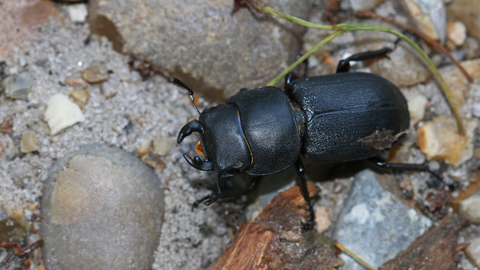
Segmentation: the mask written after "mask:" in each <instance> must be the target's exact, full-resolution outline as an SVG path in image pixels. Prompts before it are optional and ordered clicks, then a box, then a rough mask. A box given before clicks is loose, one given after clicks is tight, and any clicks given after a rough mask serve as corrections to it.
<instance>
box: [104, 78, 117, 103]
mask: <svg viewBox="0 0 480 270" xmlns="http://www.w3.org/2000/svg"><path fill="white" fill-rule="evenodd" d="M100 92H101V93H102V95H103V97H104V98H105V99H109V98H111V97H113V96H115V95H116V94H117V90H116V89H115V87H114V86H113V85H112V84H110V83H108V82H104V83H102V84H101V85H100Z"/></svg>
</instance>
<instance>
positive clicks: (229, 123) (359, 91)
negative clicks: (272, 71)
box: [171, 48, 441, 228]
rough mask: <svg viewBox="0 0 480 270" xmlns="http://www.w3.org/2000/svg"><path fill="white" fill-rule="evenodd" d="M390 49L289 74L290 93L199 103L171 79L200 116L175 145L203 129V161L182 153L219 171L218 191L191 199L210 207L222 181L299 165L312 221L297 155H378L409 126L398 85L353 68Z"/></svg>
mask: <svg viewBox="0 0 480 270" xmlns="http://www.w3.org/2000/svg"><path fill="white" fill-rule="evenodd" d="M391 51H392V50H391V49H389V48H385V49H382V50H378V51H369V52H364V53H360V54H355V55H352V56H350V57H348V58H347V59H345V60H342V61H340V63H339V64H338V67H337V73H336V74H332V75H327V76H319V77H306V76H305V77H304V78H299V79H295V78H293V74H292V73H290V74H289V75H287V77H286V79H285V89H284V90H285V91H282V90H280V89H278V88H276V87H260V88H255V89H249V90H243V91H241V92H239V93H237V94H235V95H234V96H232V97H230V98H229V99H227V101H226V104H223V105H219V106H216V107H213V108H208V109H204V110H203V111H202V112H201V113H200V111H199V110H198V108H197V106H196V105H195V102H194V98H193V95H194V94H193V91H192V90H191V89H190V88H189V87H188V86H186V85H185V84H184V83H182V82H181V81H180V80H179V79H177V78H172V80H171V81H172V83H174V84H175V85H177V86H181V87H183V88H185V89H187V90H188V91H189V93H190V98H191V100H192V103H193V106H194V107H195V109H196V110H197V111H198V113H199V114H200V118H199V120H193V121H190V122H189V123H187V124H186V125H185V126H184V127H183V128H182V129H181V130H180V133H179V134H178V140H177V142H178V143H181V142H182V140H183V139H184V138H185V137H187V136H189V135H191V134H192V133H193V132H198V133H200V143H201V145H200V146H201V147H200V148H203V154H204V156H205V158H206V160H202V159H201V158H200V157H198V156H196V157H194V158H191V157H190V156H188V155H187V154H184V157H185V159H186V160H187V162H188V163H189V164H190V165H191V166H193V167H194V168H196V169H199V170H204V171H215V172H217V173H218V179H217V187H218V191H217V192H216V193H213V194H212V195H209V196H206V197H204V198H202V199H200V200H198V201H196V202H195V203H194V204H193V205H194V206H198V205H199V204H200V203H202V202H203V204H204V205H207V206H208V205H211V204H212V203H213V202H215V201H216V200H217V199H218V198H220V197H221V196H222V192H221V190H220V188H219V181H220V180H221V179H222V178H224V177H230V176H233V175H235V174H241V173H248V174H250V175H252V176H262V175H269V174H273V173H276V172H279V171H282V170H285V169H287V168H288V167H290V166H292V165H293V164H295V166H296V168H297V173H298V176H299V181H297V184H298V185H299V187H300V190H301V192H302V195H303V197H304V199H305V201H306V202H308V205H309V213H310V218H309V219H308V221H307V222H306V223H302V224H303V225H304V226H305V227H306V228H308V227H310V226H311V225H312V224H313V220H314V213H313V206H312V200H311V199H310V196H309V194H308V189H307V184H306V180H305V176H304V168H303V165H302V162H301V160H300V159H299V156H300V154H302V155H303V156H305V157H306V158H307V159H310V160H313V161H316V162H344V161H351V160H360V159H369V158H371V157H374V156H378V155H380V154H382V153H384V152H386V151H388V150H389V149H391V148H392V147H394V146H395V145H397V144H398V142H399V141H400V140H401V138H402V137H403V135H404V134H405V133H406V132H407V130H408V128H409V124H410V115H409V112H408V107H407V102H406V100H405V98H404V96H403V95H402V93H401V92H400V91H399V90H398V88H397V87H396V86H395V85H393V84H392V83H391V82H389V81H387V80H386V79H384V78H382V77H379V76H377V75H374V74H370V73H349V72H348V71H349V69H350V63H349V62H350V61H363V60H368V59H374V58H380V57H385V56H386V54H387V53H389V52H391ZM370 161H371V162H372V163H373V164H374V165H376V166H379V167H384V168H391V169H404V170H423V171H428V172H430V173H432V174H433V175H434V176H435V177H437V178H439V179H441V177H440V176H439V175H438V174H436V173H435V172H434V171H432V170H430V169H429V168H428V167H427V166H424V165H417V164H392V163H386V162H378V161H374V160H371V159H370Z"/></svg>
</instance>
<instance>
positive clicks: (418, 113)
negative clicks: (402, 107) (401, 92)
mask: <svg viewBox="0 0 480 270" xmlns="http://www.w3.org/2000/svg"><path fill="white" fill-rule="evenodd" d="M405 98H406V99H407V104H408V111H409V112H410V122H411V123H412V124H413V125H415V124H416V123H418V122H419V121H420V120H422V119H423V116H424V115H425V106H426V105H427V103H428V100H427V98H426V97H424V96H423V95H421V94H420V93H419V92H406V93H405Z"/></svg>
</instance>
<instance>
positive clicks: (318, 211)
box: [315, 206, 333, 233]
mask: <svg viewBox="0 0 480 270" xmlns="http://www.w3.org/2000/svg"><path fill="white" fill-rule="evenodd" d="M332 216H333V214H332V210H331V209H329V208H327V207H325V206H318V207H317V208H315V225H316V227H315V228H316V229H317V232H318V233H324V232H326V231H327V230H328V229H329V228H330V226H331V225H332Z"/></svg>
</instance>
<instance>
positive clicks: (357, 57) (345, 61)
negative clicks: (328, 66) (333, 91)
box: [336, 48, 393, 73]
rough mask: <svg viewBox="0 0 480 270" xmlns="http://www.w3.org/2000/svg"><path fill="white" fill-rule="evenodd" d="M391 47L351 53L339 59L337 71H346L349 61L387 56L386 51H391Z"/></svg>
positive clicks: (348, 67) (348, 68)
mask: <svg viewBox="0 0 480 270" xmlns="http://www.w3.org/2000/svg"><path fill="white" fill-rule="evenodd" d="M392 51H393V49H391V48H383V49H380V50H376V51H366V52H361V53H357V54H354V55H351V56H350V57H348V58H346V59H343V60H340V62H339V63H338V66H337V72H336V73H341V72H348V71H349V70H350V61H365V60H372V59H378V58H383V57H388V55H387V54H388V53H391V52H392Z"/></svg>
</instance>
